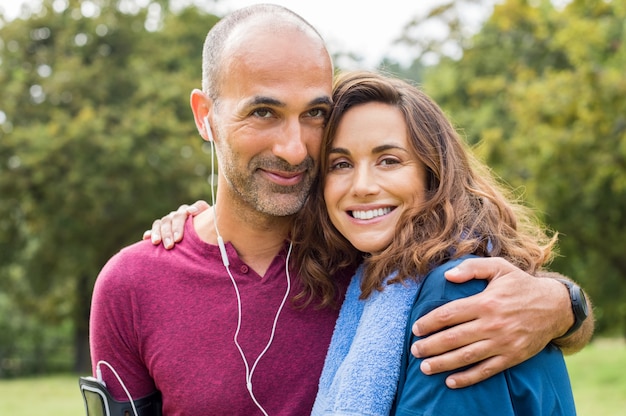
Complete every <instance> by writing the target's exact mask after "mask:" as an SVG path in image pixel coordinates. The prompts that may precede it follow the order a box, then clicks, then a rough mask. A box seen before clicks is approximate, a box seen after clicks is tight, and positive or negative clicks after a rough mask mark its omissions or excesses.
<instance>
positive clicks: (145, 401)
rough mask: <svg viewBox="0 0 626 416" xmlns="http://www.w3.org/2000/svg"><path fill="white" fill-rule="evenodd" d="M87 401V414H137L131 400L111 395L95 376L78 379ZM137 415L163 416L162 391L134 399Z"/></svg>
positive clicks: (126, 415)
mask: <svg viewBox="0 0 626 416" xmlns="http://www.w3.org/2000/svg"><path fill="white" fill-rule="evenodd" d="M78 385H79V387H80V392H81V394H82V396H83V400H84V402H85V410H86V412H87V416H135V411H134V410H133V407H132V406H131V404H130V402H120V401H117V400H115V399H114V398H113V396H111V394H110V393H109V391H108V390H107V388H106V386H105V385H104V383H102V382H100V381H98V379H96V378H94V377H80V378H79V379H78ZM133 404H134V405H135V409H136V410H137V416H162V414H163V413H162V409H161V408H162V400H161V393H160V392H159V391H156V392H154V393H152V394H150V395H148V396H146V397H142V398H141V399H137V400H133Z"/></svg>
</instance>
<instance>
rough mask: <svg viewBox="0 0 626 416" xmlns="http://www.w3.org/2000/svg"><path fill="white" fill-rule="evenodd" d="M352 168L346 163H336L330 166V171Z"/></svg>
mask: <svg viewBox="0 0 626 416" xmlns="http://www.w3.org/2000/svg"><path fill="white" fill-rule="evenodd" d="M350 166H351V165H350V164H349V163H348V162H346V161H342V162H336V163H331V164H330V170H337V169H348V168H349V167H350Z"/></svg>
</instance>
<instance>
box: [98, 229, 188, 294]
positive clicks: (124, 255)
mask: <svg viewBox="0 0 626 416" xmlns="http://www.w3.org/2000/svg"><path fill="white" fill-rule="evenodd" d="M160 251H165V249H164V248H163V247H160V246H154V245H153V244H152V243H151V242H150V241H149V240H143V241H138V242H136V243H133V244H131V245H129V246H126V247H124V248H122V249H121V250H120V251H118V252H117V253H116V254H114V255H113V256H112V257H111V258H110V259H109V260H108V261H107V262H106V264H105V265H104V267H103V268H102V270H101V271H100V274H99V275H98V279H97V281H98V282H99V283H100V284H103V283H106V284H107V285H109V286H110V285H124V286H128V285H133V284H135V283H136V281H137V279H139V280H141V279H142V276H146V275H149V274H151V271H154V270H155V269H158V268H160V267H161V266H162V265H161V264H160V263H162V262H160V261H158V257H159V252H160ZM171 257H172V259H173V258H174V257H175V255H172V256H171Z"/></svg>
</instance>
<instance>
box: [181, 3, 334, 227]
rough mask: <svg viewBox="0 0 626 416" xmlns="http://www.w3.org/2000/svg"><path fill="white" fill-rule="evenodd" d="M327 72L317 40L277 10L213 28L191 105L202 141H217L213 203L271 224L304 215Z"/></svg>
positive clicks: (256, 11) (253, 11)
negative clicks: (272, 219) (228, 202)
mask: <svg viewBox="0 0 626 416" xmlns="http://www.w3.org/2000/svg"><path fill="white" fill-rule="evenodd" d="M332 72H333V68H332V62H331V59H330V56H329V54H328V51H327V50H326V48H325V46H324V42H323V40H322V39H321V37H320V36H319V34H318V33H317V32H316V31H315V29H314V28H313V27H311V26H310V25H309V24H308V23H307V22H306V21H304V20H303V19H302V18H300V17H299V16H298V15H296V14H294V13H293V12H291V11H289V10H287V9H285V8H283V7H279V6H274V5H257V6H251V7H249V8H245V9H241V10H238V11H236V12H234V13H232V14H231V15H229V16H227V17H225V18H224V19H223V20H222V21H220V22H219V23H218V24H216V25H215V27H214V28H213V29H212V30H211V31H210V32H209V34H208V36H207V39H206V42H205V46H204V54H203V91H198V90H195V91H194V92H193V93H192V96H191V105H192V109H193V111H194V116H195V119H196V125H197V127H198V130H199V131H200V134H201V135H202V137H203V138H205V139H208V138H209V131H211V132H212V135H213V136H214V138H215V146H216V150H217V154H218V160H219V165H220V180H219V187H218V199H220V198H223V197H227V198H233V199H234V200H235V201H234V202H236V203H239V204H245V205H247V206H250V207H252V208H253V209H254V210H256V211H258V212H262V213H264V214H267V215H271V216H288V215H292V214H294V213H296V212H297V211H298V210H299V209H300V208H301V207H302V204H303V203H304V200H305V199H306V196H307V195H308V192H309V189H310V187H311V183H312V181H313V179H314V176H315V173H316V170H317V161H318V159H319V149H320V143H321V137H322V132H323V127H324V123H325V121H326V116H327V114H328V112H329V110H330V105H331V102H330V96H331V89H332ZM207 121H208V123H207ZM207 124H208V125H207ZM209 129H211V130H209Z"/></svg>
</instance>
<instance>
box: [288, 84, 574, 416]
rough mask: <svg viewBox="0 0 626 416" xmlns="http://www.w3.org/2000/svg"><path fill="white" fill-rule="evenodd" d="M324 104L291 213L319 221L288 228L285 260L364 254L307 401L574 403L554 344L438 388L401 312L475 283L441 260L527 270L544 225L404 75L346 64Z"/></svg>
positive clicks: (481, 408)
mask: <svg viewBox="0 0 626 416" xmlns="http://www.w3.org/2000/svg"><path fill="white" fill-rule="evenodd" d="M333 103H334V107H333V110H332V112H331V115H330V117H329V120H328V127H327V129H326V132H325V135H324V139H323V141H322V155H321V162H320V180H319V182H317V186H315V187H314V188H313V189H312V192H311V197H310V198H309V199H308V200H307V203H306V204H305V207H304V208H303V211H302V213H301V215H302V218H311V217H312V218H318V219H319V221H318V222H317V223H316V224H315V225H314V226H308V227H307V226H306V224H305V221H299V222H297V223H296V224H297V225H296V226H295V227H294V232H293V234H294V241H296V242H302V241H306V243H305V244H306V245H307V246H308V248H309V250H306V251H304V250H303V252H304V254H303V255H302V259H298V260H297V262H300V260H302V261H301V263H302V264H303V267H302V269H303V270H304V272H303V277H304V278H305V279H311V280H315V279H319V280H324V279H332V273H333V272H334V271H336V270H338V269H341V268H342V267H345V266H346V263H348V264H350V265H351V266H353V267H356V266H357V265H358V263H361V262H362V263H363V264H362V265H361V266H360V267H359V268H358V271H357V273H356V274H355V276H354V277H353V278H352V282H351V283H350V286H349V288H348V291H347V293H346V295H345V300H344V303H343V305H342V307H341V312H340V315H339V319H338V321H337V324H336V327H335V332H334V334H333V338H332V341H331V345H330V347H329V351H328V355H327V357H326V362H325V365H324V370H323V372H322V376H321V378H320V387H319V393H318V396H317V398H316V401H315V405H314V407H313V413H312V414H313V415H327V414H336V413H346V414H348V413H350V414H352V413H359V412H364V413H368V414H396V415H411V414H461V413H463V414H467V415H490V414H492V415H494V416H495V415H498V416H502V415H514V414H532V415H548V414H549V415H574V414H575V408H574V401H573V396H572V391H571V386H570V383H569V377H568V374H567V369H566V367H565V362H564V360H563V356H562V353H561V351H560V350H559V349H558V348H556V347H554V346H552V345H548V346H547V347H545V348H544V349H543V350H542V351H541V352H540V353H539V354H537V355H536V356H535V357H532V358H530V359H529V360H527V361H526V362H524V363H522V364H519V365H518V366H516V367H513V368H511V369H508V370H505V371H504V372H503V373H499V374H496V375H494V376H492V377H491V378H489V379H487V380H485V381H483V382H481V383H479V384H476V385H474V386H470V387H467V388H465V389H462V390H453V389H450V388H448V387H446V385H445V379H446V377H447V376H448V375H449V374H450V373H447V372H442V373H439V374H435V375H426V374H425V373H424V372H423V371H422V369H421V366H422V364H423V363H424V358H423V357H419V358H418V357H416V356H413V355H411V354H410V353H409V350H410V347H411V345H412V344H413V343H414V342H416V341H417V340H419V339H421V338H422V337H421V336H420V337H417V336H415V335H413V333H412V331H411V323H413V322H415V321H416V320H417V319H419V318H421V317H422V316H424V315H426V314H427V313H429V312H430V311H432V310H433V309H435V308H436V307H438V306H441V305H445V304H446V303H448V302H450V301H453V300H456V299H462V298H466V297H469V296H472V295H475V294H478V293H480V292H482V291H483V290H484V288H485V287H486V282H485V281H484V280H471V281H468V282H466V283H462V284H454V283H450V282H448V281H447V280H446V279H445V277H444V275H445V273H446V272H447V271H448V270H450V269H452V268H455V267H457V266H458V265H459V264H460V263H461V262H462V261H463V260H466V259H469V258H477V257H503V258H504V259H506V260H508V261H509V262H511V263H513V264H514V265H516V266H518V267H520V268H521V269H522V270H525V271H527V272H530V273H535V272H536V271H537V270H539V269H540V268H541V267H542V266H543V264H544V263H546V262H547V261H548V260H549V259H550V258H551V256H552V245H553V244H554V238H552V239H551V238H549V237H548V236H547V235H546V234H545V232H544V230H543V228H542V227H541V226H540V225H539V224H537V223H535V222H533V218H532V216H531V215H530V214H529V213H528V212H526V211H525V210H524V209H523V208H522V207H521V206H517V205H516V204H515V203H513V202H512V201H509V200H507V199H506V198H505V197H504V196H503V195H504V192H503V191H502V190H501V189H500V188H499V186H498V185H497V184H496V182H495V180H494V178H492V177H491V176H490V175H489V173H488V170H487V169H486V168H485V167H484V166H481V165H480V164H479V163H478V162H477V161H476V160H474V159H473V158H472V156H471V154H470V152H469V151H468V150H467V149H466V146H465V144H464V143H463V142H462V139H461V138H460V137H459V135H458V134H457V133H456V131H455V129H454V128H453V126H452V125H451V123H450V122H449V121H448V119H447V118H446V116H445V115H444V113H443V111H442V110H441V109H440V108H439V106H437V104H436V103H434V102H433V101H432V100H431V99H430V98H429V97H427V96H426V95H425V94H424V93H423V92H422V91H420V90H419V89H417V88H416V87H414V86H412V85H410V84H408V83H406V82H404V81H400V80H397V79H393V78H389V77H385V76H383V75H379V74H377V73H370V72H348V73H344V74H341V75H339V76H338V77H337V80H336V82H335V86H334V88H333ZM311 247H312V249H311ZM298 248H299V247H298ZM399 318H400V319H399ZM418 355H419V354H418ZM546 369H548V371H546ZM528 386H531V387H528ZM396 387H397V389H396ZM538 398H539V399H538Z"/></svg>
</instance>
